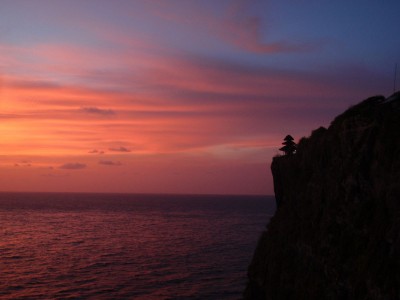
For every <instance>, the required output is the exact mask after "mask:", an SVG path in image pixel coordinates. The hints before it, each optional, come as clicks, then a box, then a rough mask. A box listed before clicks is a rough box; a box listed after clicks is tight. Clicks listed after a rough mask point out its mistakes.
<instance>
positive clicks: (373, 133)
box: [244, 93, 400, 300]
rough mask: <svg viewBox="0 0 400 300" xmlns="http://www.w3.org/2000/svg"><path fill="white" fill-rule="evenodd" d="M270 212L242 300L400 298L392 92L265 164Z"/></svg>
mask: <svg viewBox="0 0 400 300" xmlns="http://www.w3.org/2000/svg"><path fill="white" fill-rule="evenodd" d="M271 169H272V173H273V177H274V187H275V196H276V200H277V203H278V209H277V211H276V214H275V216H274V217H273V218H272V220H271V222H270V223H269V225H268V229H267V231H266V232H264V233H263V235H262V237H261V238H260V240H259V244H258V246H257V249H256V251H255V254H254V257H253V261H252V263H251V265H250V267H249V275H248V276H249V282H248V285H247V289H246V291H245V296H244V298H245V299H296V300H299V299H307V300H310V299H374V300H378V299H385V300H386V299H400V93H396V94H394V95H393V96H391V97H389V98H388V99H385V98H384V97H381V96H376V97H372V98H369V99H367V100H365V101H363V102H361V103H360V104H358V105H356V106H354V107H352V108H350V109H349V110H347V111H346V112H344V113H343V114H342V115H340V116H338V117H336V119H335V120H334V121H333V122H332V124H331V125H330V127H329V128H328V129H325V128H322V127H321V128H319V129H317V130H315V131H314V132H313V133H312V135H311V136H310V137H309V138H303V139H301V140H300V142H299V144H298V150H297V153H296V154H294V155H290V156H281V157H275V158H274V159H273V162H272V165H271Z"/></svg>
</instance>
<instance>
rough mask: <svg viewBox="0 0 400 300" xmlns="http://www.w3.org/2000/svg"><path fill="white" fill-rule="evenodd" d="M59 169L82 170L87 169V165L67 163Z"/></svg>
mask: <svg viewBox="0 0 400 300" xmlns="http://www.w3.org/2000/svg"><path fill="white" fill-rule="evenodd" d="M58 168H59V169H65V170H81V169H85V168H86V165H85V164H81V163H66V164H63V165H61V166H59V167H58Z"/></svg>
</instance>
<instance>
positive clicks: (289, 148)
mask: <svg viewBox="0 0 400 300" xmlns="http://www.w3.org/2000/svg"><path fill="white" fill-rule="evenodd" d="M283 140H284V142H283V143H282V145H284V146H283V147H282V148H280V149H279V150H281V151H283V152H284V153H285V155H292V154H294V153H296V150H297V145H296V143H295V142H293V140H294V139H293V137H292V136H291V135H290V134H288V135H287V136H286V137H285V138H284V139H283Z"/></svg>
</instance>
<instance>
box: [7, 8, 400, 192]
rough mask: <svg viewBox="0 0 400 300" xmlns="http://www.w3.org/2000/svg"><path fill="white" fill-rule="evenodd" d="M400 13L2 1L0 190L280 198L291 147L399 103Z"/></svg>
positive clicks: (359, 10)
mask: <svg viewBox="0 0 400 300" xmlns="http://www.w3.org/2000/svg"><path fill="white" fill-rule="evenodd" d="M399 12H400V1H399V0H392V1H390V0H387V1H386V0H385V1H378V0H376V1H372V0H371V1H369V0H363V1H361V0H354V1H344V0H336V1H324V0H318V1H317V0H309V1H284V0H281V1H278V0H273V1H269V0H259V1H257V0H254V1H245V0H241V1H236V0H197V1H195V0H180V1H174V0H130V1H128V0H119V1H110V0H84V1H83V0H0V108H1V110H0V191H53V192H54V191H59V192H66V191H68V192H122V193H125V192H139V193H212V194H214V193H218V194H272V193H273V187H272V177H271V175H270V170H269V165H270V162H271V159H272V157H273V156H274V155H276V154H277V153H278V150H277V149H278V148H279V147H280V144H281V142H282V139H283V137H285V136H286V135H287V134H291V135H292V136H293V137H294V138H295V140H296V141H298V139H299V138H301V137H302V136H309V135H310V134H311V131H312V130H313V129H316V128H318V127H319V126H328V125H329V123H330V121H332V119H333V118H334V117H335V116H336V115H337V114H338V113H340V112H342V111H343V110H345V109H347V108H348V107H349V106H350V105H352V104H355V103H357V102H359V101H361V100H363V99H365V98H367V97H369V96H373V95H376V94H383V95H385V96H389V95H390V94H391V93H392V92H393V78H394V66H395V63H396V62H397V63H400V36H399V29H400V18H399ZM398 77H400V76H398ZM399 86H400V80H399V83H398V87H399Z"/></svg>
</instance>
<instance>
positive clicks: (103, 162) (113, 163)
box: [99, 160, 122, 166]
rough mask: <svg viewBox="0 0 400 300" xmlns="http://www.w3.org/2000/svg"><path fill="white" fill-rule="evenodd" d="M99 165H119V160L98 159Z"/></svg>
mask: <svg viewBox="0 0 400 300" xmlns="http://www.w3.org/2000/svg"><path fill="white" fill-rule="evenodd" d="M99 165H104V166H121V165H122V164H121V162H120V161H112V160H100V161H99Z"/></svg>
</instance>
